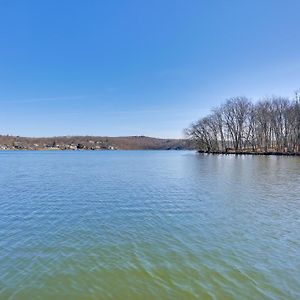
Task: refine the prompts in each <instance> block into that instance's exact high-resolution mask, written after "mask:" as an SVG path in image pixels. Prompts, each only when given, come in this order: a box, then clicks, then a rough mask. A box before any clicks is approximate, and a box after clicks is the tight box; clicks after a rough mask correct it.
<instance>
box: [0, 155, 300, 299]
mask: <svg viewBox="0 0 300 300" xmlns="http://www.w3.org/2000/svg"><path fill="white" fill-rule="evenodd" d="M0 189H1V190H0V191H1V193H0V299H1V300H2V299H30V300H34V299H43V300H44V299H45V300H47V299H58V300H60V299H64V300H65V299H80V300H82V299H120V300H121V299H122V300H126V299H130V300H134V299H143V300H147V299H222V300H223V299H300V158H296V157H256V156H254V157H252V156H244V157H243V156H209V155H198V154H196V153H194V152H188V151H187V152H185V151H99V152H93V151H91V152H89V151H74V152H67V151H66V152H63V151H58V152H55V151H53V152H47V151H44V152H43V151H42V152H21V151H15V152H0Z"/></svg>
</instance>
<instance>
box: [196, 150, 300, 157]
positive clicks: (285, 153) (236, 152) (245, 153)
mask: <svg viewBox="0 0 300 300" xmlns="http://www.w3.org/2000/svg"><path fill="white" fill-rule="evenodd" d="M197 152H198V153H199V154H212V155H259V156H300V153H299V152H252V151H230V152H228V151H202V150H198V151H197Z"/></svg>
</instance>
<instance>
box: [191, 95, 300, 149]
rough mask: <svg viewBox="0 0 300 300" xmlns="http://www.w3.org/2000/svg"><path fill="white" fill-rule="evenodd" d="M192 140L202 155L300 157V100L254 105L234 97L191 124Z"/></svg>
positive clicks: (278, 100) (273, 99) (281, 98)
mask: <svg viewBox="0 0 300 300" xmlns="http://www.w3.org/2000/svg"><path fill="white" fill-rule="evenodd" d="M186 133H187V135H188V137H189V138H190V139H191V140H193V141H195V142H196V143H197V148H198V150H199V151H200V152H206V153H226V154H229V153H234V154H285V155H299V154H300V99H299V96H298V94H297V93H296V97H295V99H294V100H289V99H287V98H283V97H272V98H266V99H264V100H261V101H259V102H258V103H256V104H253V103H252V102H251V101H250V100H249V99H247V98H246V97H234V98H231V99H229V100H227V101H226V102H225V104H223V105H221V106H220V107H218V108H216V109H213V110H212V113H211V114H210V115H208V116H206V117H204V118H201V119H200V120H198V121H197V122H195V123H193V124H191V126H190V127H189V128H188V129H187V130H186Z"/></svg>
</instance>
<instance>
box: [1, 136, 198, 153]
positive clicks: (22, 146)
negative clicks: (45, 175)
mask: <svg viewBox="0 0 300 300" xmlns="http://www.w3.org/2000/svg"><path fill="white" fill-rule="evenodd" d="M193 148H194V149H195V147H193V143H192V142H191V141H188V140H182V139H158V138H152V137H146V136H128V137H98V136H61V137H46V138H30V137H19V136H8V135H7V136H4V135H2V136H0V150H77V149H79V150H117V149H120V150H183V149H193Z"/></svg>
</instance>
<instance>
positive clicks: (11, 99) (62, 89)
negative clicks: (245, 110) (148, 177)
mask: <svg viewBox="0 0 300 300" xmlns="http://www.w3.org/2000/svg"><path fill="white" fill-rule="evenodd" d="M299 19H300V1H299V0H294V1H292V0H284V1H283V0H269V1H268V0H249V1H247V0H243V1H241V0H236V1H234V0H223V1H222V0H219V1H214V0H206V1H201V0H195V1H193V0H178V1H176V0H151V1H148V0H135V1H131V0H127V1H126V0H120V1H117V0H111V1H100V0H97V1H96V0H95V1H91V0H82V1H75V0H43V1H41V0H35V1H33V0H26V1H24V0H19V1H18V0H0V133H1V134H14V135H26V136H52V135H89V134H91V135H111V136H119V135H150V136H159V137H180V136H182V134H183V133H182V129H183V128H184V127H187V126H188V125H189V123H190V122H191V121H193V120H195V119H197V118H198V117H201V116H203V115H205V114H206V113H207V112H208V111H209V109H210V108H211V107H213V106H216V105H218V104H220V103H221V102H223V101H224V99H226V98H228V97H231V96H239V95H244V96H248V97H250V98H251V99H253V100H257V99H258V97H260V96H266V95H273V94H279V95H283V96H292V95H293V92H294V91H295V90H296V89H297V88H300V21H299Z"/></svg>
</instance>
